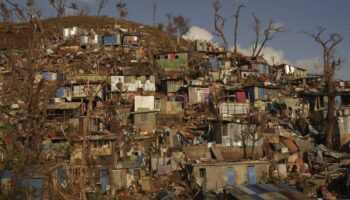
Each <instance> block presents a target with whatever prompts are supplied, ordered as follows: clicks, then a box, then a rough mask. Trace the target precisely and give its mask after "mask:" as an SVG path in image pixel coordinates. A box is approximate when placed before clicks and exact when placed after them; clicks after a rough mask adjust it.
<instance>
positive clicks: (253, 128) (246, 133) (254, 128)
mask: <svg viewBox="0 0 350 200" xmlns="http://www.w3.org/2000/svg"><path fill="white" fill-rule="evenodd" d="M258 115H260V116H259V117H256V116H257V115H251V116H249V117H248V118H247V124H246V126H245V128H244V130H243V133H242V134H241V137H242V142H243V152H244V154H245V156H246V151H247V150H246V148H247V145H249V143H250V145H251V148H252V149H251V155H252V158H253V159H255V149H256V143H257V142H258V141H259V140H261V138H262V137H263V136H262V134H261V128H262V126H263V125H265V124H266V123H267V121H268V115H267V114H262V113H260V114H258ZM243 139H244V140H243ZM245 142H247V143H248V144H246V143H245Z"/></svg>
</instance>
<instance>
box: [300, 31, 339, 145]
mask: <svg viewBox="0 0 350 200" xmlns="http://www.w3.org/2000/svg"><path fill="white" fill-rule="evenodd" d="M325 30H326V29H325V28H322V27H320V28H319V29H318V32H317V33H309V32H304V33H305V34H307V35H308V36H310V37H311V38H312V39H314V40H315V42H317V43H319V44H320V45H321V46H322V50H323V70H324V77H325V82H326V92H327V95H328V109H327V117H326V121H325V124H324V126H323V128H322V132H323V133H324V136H325V138H324V142H325V144H326V146H327V147H328V148H330V149H333V148H336V147H337V142H338V141H337V139H338V138H339V137H337V136H336V135H335V134H336V119H337V118H336V116H335V111H336V108H335V96H336V86H335V83H334V82H335V81H334V75H335V73H336V71H337V70H338V69H339V68H340V67H341V66H342V63H343V61H342V60H341V59H336V58H335V55H334V53H335V47H336V46H337V45H338V44H339V43H341V42H342V40H343V37H342V36H341V35H340V34H338V33H332V34H330V36H329V38H327V39H322V37H321V35H322V34H323V33H324V31H325Z"/></svg>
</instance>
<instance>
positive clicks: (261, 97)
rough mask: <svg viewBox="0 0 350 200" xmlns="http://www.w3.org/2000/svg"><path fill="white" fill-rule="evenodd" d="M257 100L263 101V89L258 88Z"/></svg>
mask: <svg viewBox="0 0 350 200" xmlns="http://www.w3.org/2000/svg"><path fill="white" fill-rule="evenodd" d="M258 90H259V99H264V88H259V89H258Z"/></svg>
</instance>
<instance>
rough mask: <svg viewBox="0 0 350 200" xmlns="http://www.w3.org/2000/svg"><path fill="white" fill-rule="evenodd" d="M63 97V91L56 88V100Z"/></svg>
mask: <svg viewBox="0 0 350 200" xmlns="http://www.w3.org/2000/svg"><path fill="white" fill-rule="evenodd" d="M63 96H64V89H63V88H58V89H57V91H56V97H57V98H63Z"/></svg>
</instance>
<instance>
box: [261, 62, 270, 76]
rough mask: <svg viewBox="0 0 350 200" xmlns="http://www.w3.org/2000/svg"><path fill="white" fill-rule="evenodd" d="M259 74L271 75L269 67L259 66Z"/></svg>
mask: <svg viewBox="0 0 350 200" xmlns="http://www.w3.org/2000/svg"><path fill="white" fill-rule="evenodd" d="M259 73H262V74H268V73H269V67H268V65H266V64H259Z"/></svg>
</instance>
